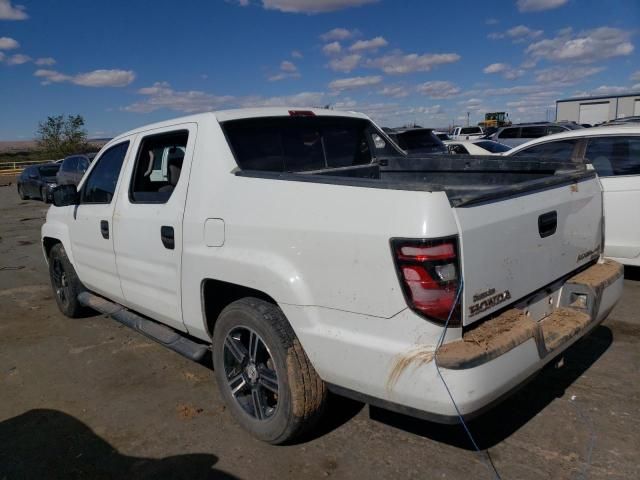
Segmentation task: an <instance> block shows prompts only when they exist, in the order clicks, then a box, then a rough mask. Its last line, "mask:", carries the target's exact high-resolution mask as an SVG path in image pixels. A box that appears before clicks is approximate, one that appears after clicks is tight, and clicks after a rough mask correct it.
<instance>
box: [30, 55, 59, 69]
mask: <svg viewBox="0 0 640 480" xmlns="http://www.w3.org/2000/svg"><path fill="white" fill-rule="evenodd" d="M33 63H35V64H36V65H38V66H41V67H42V66H51V65H55V63H56V59H55V58H51V57H43V58H38V59H36V60H35V61H34V62H33Z"/></svg>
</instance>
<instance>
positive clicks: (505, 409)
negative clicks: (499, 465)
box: [369, 325, 613, 450]
mask: <svg viewBox="0 0 640 480" xmlns="http://www.w3.org/2000/svg"><path fill="white" fill-rule="evenodd" d="M612 341H613V334H612V332H611V330H610V329H609V328H607V327H604V326H602V325H601V326H599V327H597V328H596V329H595V330H594V331H593V332H592V333H591V334H590V335H588V336H587V337H585V338H583V339H581V340H579V341H578V342H576V343H575V344H574V345H573V346H571V347H570V348H569V349H567V350H566V351H565V352H564V354H563V357H564V365H563V366H562V367H560V368H554V367H552V366H549V367H547V368H545V369H544V370H542V371H541V372H540V374H538V375H537V376H536V377H534V378H533V380H531V381H530V382H529V383H527V384H526V385H525V386H524V387H523V388H522V389H520V390H519V391H518V392H516V393H514V394H513V395H512V396H510V397H509V398H508V399H506V400H505V401H504V402H502V403H500V404H499V405H497V406H496V408H492V409H491V410H489V411H488V412H487V413H485V414H484V415H482V416H480V417H478V418H476V419H474V420H472V421H470V422H468V423H467V425H468V426H469V429H470V430H471V432H472V434H473V436H474V438H475V441H476V443H477V444H478V447H480V449H482V450H485V449H488V448H491V447H493V446H495V445H497V444H498V443H500V442H502V441H503V440H505V439H506V438H508V437H509V436H511V435H512V434H513V433H515V432H516V431H517V430H518V429H519V428H520V427H522V426H523V425H525V424H526V423H527V422H528V421H529V420H531V419H532V418H533V417H535V416H536V415H537V414H538V413H540V412H541V411H542V410H544V408H545V407H546V406H547V405H549V404H550V403H551V402H552V401H553V400H554V399H556V398H560V397H562V396H563V395H564V393H565V390H566V389H567V388H568V387H569V386H570V385H571V384H572V383H573V382H574V381H575V380H576V379H578V378H579V377H580V376H581V375H582V374H583V373H584V372H585V371H586V370H587V369H588V368H589V367H590V366H591V365H593V364H594V363H595V362H596V361H597V360H598V358H600V356H602V354H603V353H604V352H605V351H606V350H607V349H608V348H609V346H610V345H611V343H612ZM552 363H554V362H552ZM369 412H370V416H371V418H372V419H373V420H376V421H380V422H382V423H385V424H387V425H390V426H392V427H395V428H399V429H402V430H405V431H408V432H411V433H414V434H416V435H420V436H422V437H426V438H430V439H432V440H435V441H437V442H444V443H447V444H450V445H453V446H456V447H458V448H463V449H465V450H473V445H472V444H471V442H470V441H469V438H468V437H467V435H466V433H465V432H464V430H463V428H462V425H460V424H458V425H441V424H436V423H432V422H427V421H424V420H419V419H416V418H412V417H407V416H405V415H401V414H397V413H393V412H389V411H387V410H382V409H379V408H375V407H370V409H369Z"/></svg>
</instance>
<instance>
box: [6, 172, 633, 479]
mask: <svg viewBox="0 0 640 480" xmlns="http://www.w3.org/2000/svg"><path fill="white" fill-rule="evenodd" d="M1 183H5V182H4V181H2V182H0V184H1ZM45 213H46V206H45V205H43V204H42V203H40V202H35V201H24V202H23V201H20V200H19V198H18V195H17V193H16V190H15V185H12V186H7V187H0V479H7V480H9V479H18V478H19V479H21V478H47V479H49V478H160V477H163V478H164V477H166V478H185V479H186V478H189V479H190V480H194V479H200V478H239V479H256V478H259V479H272V478H273V479H276V478H277V479H287V478H291V479H298V478H307V479H314V478H325V477H334V478H389V479H392V478H393V479H397V478H416V479H417V478H420V479H434V478H444V479H465V480H470V479H483V478H486V479H490V478H495V477H494V476H493V474H490V473H489V471H488V469H487V466H486V457H484V456H482V455H481V454H478V453H477V452H475V451H474V449H473V448H472V447H471V445H470V442H469V441H468V439H467V437H466V436H465V435H464V432H463V430H462V428H461V427H460V426H451V427H444V426H440V425H435V424H431V423H428V422H423V421H419V420H415V419H412V418H408V417H403V416H400V415H396V414H391V413H389V412H385V411H382V410H379V409H374V408H369V407H366V406H362V405H360V404H358V403H355V402H350V401H346V400H344V399H340V398H332V399H331V415H329V416H328V417H327V418H326V419H325V420H324V423H323V424H322V427H321V430H320V431H319V432H318V434H317V435H316V436H315V438H312V439H309V440H307V441H305V442H304V443H300V444H297V445H292V446H285V447H273V446H269V445H266V444H263V443H261V442H259V441H257V440H254V439H253V438H252V437H250V436H249V435H248V434H246V433H245V432H244V431H243V430H241V429H240V428H239V427H238V426H237V425H236V424H235V423H234V421H233V419H232V418H231V416H230V415H229V412H227V411H225V407H224V406H223V404H222V401H221V398H220V395H219V394H218V391H217V387H216V385H215V381H214V376H213V372H212V370H211V369H210V368H209V367H208V366H206V365H200V364H194V363H191V362H190V361H188V360H186V359H184V358H182V357H180V356H178V355H177V354H175V353H173V352H171V351H168V350H165V349H164V348H162V347H160V346H159V345H157V344H155V343H154V342H152V341H150V340H148V339H146V338H144V337H142V336H140V335H138V334H137V333H135V332H133V331H131V330H128V329H127V328H125V327H123V326H121V325H120V324H118V323H117V322H115V321H113V320H110V319H107V318H104V317H102V316H94V317H90V318H86V319H82V320H71V319H68V318H65V317H64V316H62V315H61V314H60V313H59V312H58V310H57V308H56V304H55V301H54V299H53V296H52V293H51V290H50V286H49V283H48V282H49V280H48V274H47V268H46V266H45V263H44V260H43V258H42V254H41V250H40V246H39V243H38V242H39V229H40V225H41V224H42V222H43V221H44V216H45ZM639 280H640V274H638V272H635V271H628V272H627V280H626V281H625V292H624V297H623V299H622V301H621V302H620V304H619V305H618V306H617V307H616V309H615V311H614V312H613V313H612V315H611V316H610V318H609V319H608V320H607V321H606V322H605V323H604V324H603V325H602V326H600V327H598V328H597V329H596V330H595V331H594V332H593V333H592V334H591V335H590V336H589V337H587V338H586V339H584V340H582V341H580V342H578V343H577V344H576V345H574V346H573V347H572V348H571V349H570V350H569V351H568V352H567V354H566V356H565V361H564V366H562V367H561V368H556V369H551V368H550V369H547V370H545V371H544V372H542V373H541V374H540V375H538V376H537V377H536V378H535V379H534V380H533V381H532V382H530V383H529V384H528V385H527V386H526V387H525V388H524V389H522V390H520V391H519V392H518V393H516V394H515V395H514V396H512V397H510V398H509V399H508V400H507V401H505V402H504V403H502V404H500V405H499V406H498V407H497V408H495V409H494V410H492V411H491V412H489V413H488V414H486V415H485V416H483V417H481V418H480V419H478V420H476V421H473V422H471V423H470V428H471V431H472V432H473V434H474V436H475V438H476V440H477V442H478V443H479V445H480V447H481V448H482V449H488V452H489V455H490V458H491V460H492V461H493V463H494V464H495V466H496V468H497V470H498V472H499V474H500V476H501V478H503V479H569V478H571V479H587V478H588V479H605V478H606V479H630V478H640V467H639V465H640V461H639V459H638V455H639V452H640V420H639V419H640V381H639V379H640V376H639V370H640V349H639V341H640V281H639Z"/></svg>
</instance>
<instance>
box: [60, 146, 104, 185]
mask: <svg viewBox="0 0 640 480" xmlns="http://www.w3.org/2000/svg"><path fill="white" fill-rule="evenodd" d="M95 156H96V154H95V153H88V154H86V155H71V156H70V157H67V158H65V159H64V160H63V161H62V166H61V167H60V170H58V175H57V178H58V185H76V186H77V185H78V183H80V180H82V176H83V175H84V172H86V171H87V168H89V165H90V164H91V161H92V160H93V158H94V157H95Z"/></svg>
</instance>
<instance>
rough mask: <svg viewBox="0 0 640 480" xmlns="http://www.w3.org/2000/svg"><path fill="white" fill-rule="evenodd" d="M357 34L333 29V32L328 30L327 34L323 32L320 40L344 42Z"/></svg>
mask: <svg viewBox="0 0 640 480" xmlns="http://www.w3.org/2000/svg"><path fill="white" fill-rule="evenodd" d="M358 33H359V32H358V31H357V30H347V29H346V28H334V29H333V30H329V31H328V32H324V33H323V34H322V35H320V39H321V40H322V41H323V42H330V41H332V40H346V39H348V38H351V37H354V36H356V35H357V34H358Z"/></svg>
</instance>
